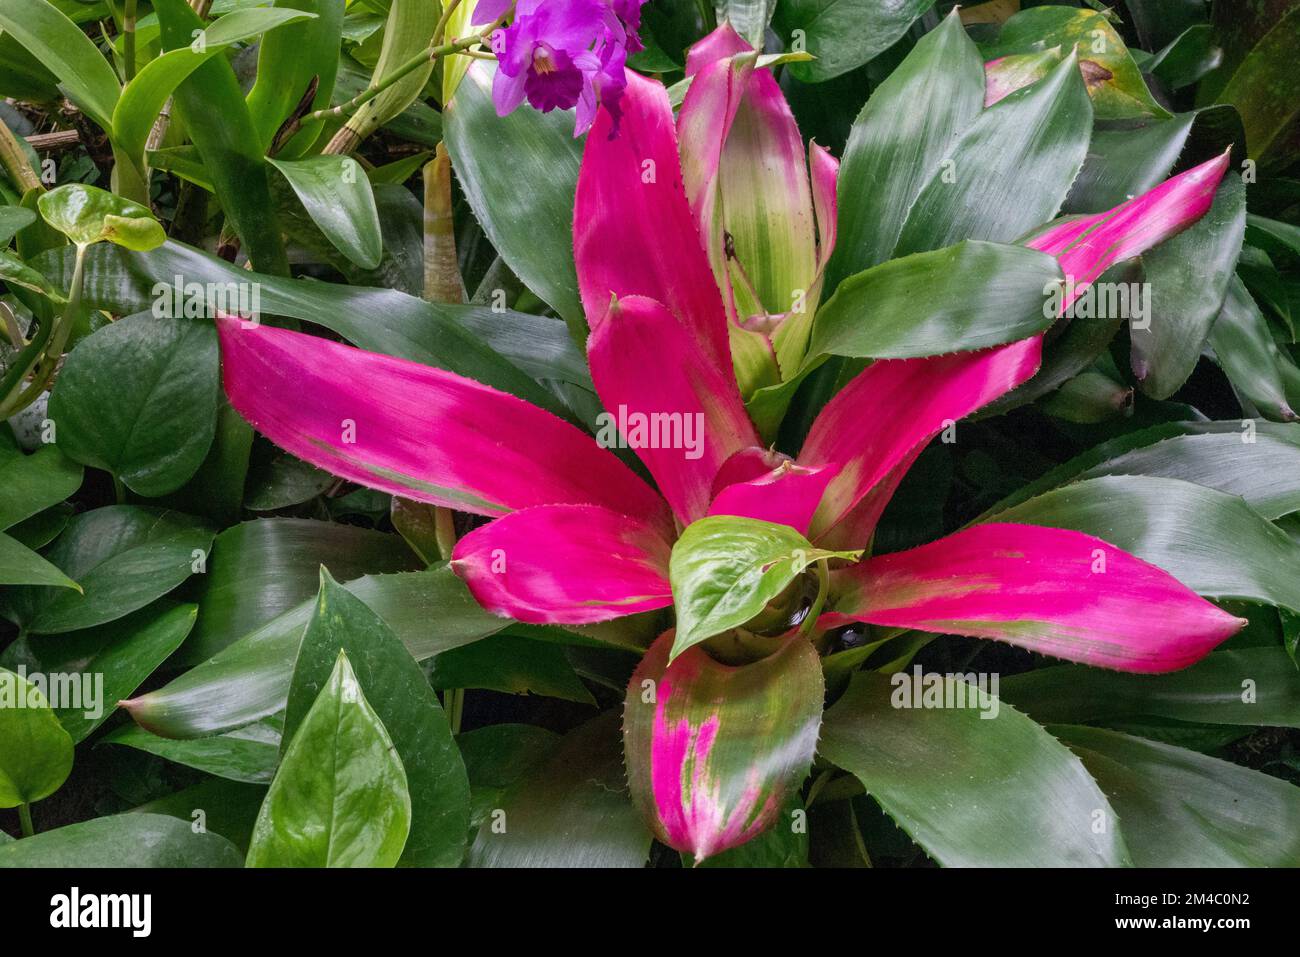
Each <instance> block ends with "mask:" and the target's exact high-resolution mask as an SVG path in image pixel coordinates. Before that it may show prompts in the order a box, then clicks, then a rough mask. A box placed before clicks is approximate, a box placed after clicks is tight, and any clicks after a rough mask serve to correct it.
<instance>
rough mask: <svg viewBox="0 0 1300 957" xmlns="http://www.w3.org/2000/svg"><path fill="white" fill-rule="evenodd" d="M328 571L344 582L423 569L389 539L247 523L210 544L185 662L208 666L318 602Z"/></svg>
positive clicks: (345, 528)
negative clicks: (271, 623)
mask: <svg viewBox="0 0 1300 957" xmlns="http://www.w3.org/2000/svg"><path fill="white" fill-rule="evenodd" d="M322 565H324V566H326V567H327V568H330V569H331V570H332V573H333V574H335V575H337V576H338V577H339V578H340V579H341V580H343V581H350V580H352V579H354V578H360V577H361V576H362V575H365V574H376V573H387V572H400V571H411V570H414V569H415V568H417V567H418V563H417V562H416V561H415V560H414V556H412V555H411V554H410V553H409V552H408V551H407V550H406V549H405V547H404V546H403V544H402V542H401V541H400V540H399V539H398V538H397V537H396V536H394V535H391V534H385V533H383V532H376V531H372V530H371V529H366V528H359V527H357V526H355V525H340V524H338V523H336V522H318V521H311V520H308V519H299V518H267V519H259V520H256V521H252V522H243V523H241V524H239V525H236V526H234V527H233V528H228V529H226V530H225V531H224V532H222V533H221V534H220V535H218V536H217V538H216V541H215V542H213V544H212V560H211V561H210V562H209V563H208V574H207V575H206V576H205V577H204V578H203V580H202V582H201V583H200V587H199V590H198V592H197V593H196V594H195V599H196V600H197V601H198V602H199V620H198V622H197V623H196V624H195V626H194V631H193V633H192V634H191V636H190V639H189V641H188V642H187V643H186V645H185V651H184V657H185V660H186V661H188V662H190V663H198V662H200V661H206V660H207V659H208V658H211V657H212V656H213V655H215V654H216V653H217V652H219V651H221V650H222V649H223V648H225V647H227V646H228V645H230V644H232V643H233V642H235V641H238V640H239V639H240V638H242V637H244V636H245V635H247V634H248V633H249V632H252V631H254V630H255V629H257V628H260V627H262V626H263V625H265V624H266V623H267V622H269V621H271V620H272V619H274V618H275V617H276V616H277V615H280V614H282V613H283V612H286V611H289V610H290V609H292V608H293V607H295V606H296V605H300V604H302V603H303V602H304V601H307V600H308V599H310V598H313V597H314V596H315V595H316V593H317V591H318V590H319V589H320V568H321V566H322Z"/></svg>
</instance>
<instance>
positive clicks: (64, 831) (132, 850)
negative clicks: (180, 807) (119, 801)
mask: <svg viewBox="0 0 1300 957" xmlns="http://www.w3.org/2000/svg"><path fill="white" fill-rule="evenodd" d="M240 864H241V860H240V855H239V852H238V851H237V850H235V848H234V845H232V844H231V843H230V842H229V841H227V840H226V839H225V838H224V837H221V836H219V835H217V834H209V833H196V832H195V831H194V829H193V822H192V821H190V820H178V819H177V818H174V817H165V816H163V815H161V814H118V815H114V816H112V817H100V818H95V819H94V820H93V821H84V822H82V823H81V824H69V825H68V826H67V827H61V828H58V829H56V830H53V831H46V832H44V833H42V834H37V835H36V836H35V837H29V838H25V839H23V840H21V841H14V842H13V843H12V844H5V845H3V846H0V868H5V867H69V868H79V869H85V868H104V867H113V868H117V867H165V868H171V867H239V866H240Z"/></svg>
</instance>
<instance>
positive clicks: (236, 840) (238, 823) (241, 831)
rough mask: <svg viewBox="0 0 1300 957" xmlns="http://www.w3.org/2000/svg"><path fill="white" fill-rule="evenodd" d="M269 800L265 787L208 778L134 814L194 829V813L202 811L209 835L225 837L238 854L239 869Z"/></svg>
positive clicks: (140, 808)
mask: <svg viewBox="0 0 1300 957" xmlns="http://www.w3.org/2000/svg"><path fill="white" fill-rule="evenodd" d="M265 797H266V785H265V784H241V783H240V782H238V781H227V780H224V779H223V778H214V777H206V778H204V779H203V780H202V781H200V782H199V783H198V784H196V785H194V786H193V787H188V788H185V789H183V790H180V791H174V792H172V793H171V794H168V795H166V796H164V797H160V798H157V799H155V800H153V801H149V802H147V803H145V804H141V805H139V806H138V807H133V808H131V814H150V815H154V814H157V815H165V816H167V817H174V818H177V819H179V820H180V821H182V822H184V824H185V826H186V827H193V825H194V811H195V809H196V808H202V809H203V812H204V814H205V816H206V820H205V822H204V825H205V826H206V827H207V830H208V833H209V834H218V835H220V836H221V837H224V838H225V839H226V840H228V841H229V842H230V843H231V844H233V845H234V846H235V848H236V849H237V850H238V852H239V857H238V861H239V863H238V864H236V865H235V866H237V867H238V866H240V864H242V863H243V856H244V854H245V853H246V852H247V851H248V841H249V838H250V837H252V834H253V825H254V824H255V823H256V822H257V812H258V811H259V810H261V808H262V800H263V799H264V798H265Z"/></svg>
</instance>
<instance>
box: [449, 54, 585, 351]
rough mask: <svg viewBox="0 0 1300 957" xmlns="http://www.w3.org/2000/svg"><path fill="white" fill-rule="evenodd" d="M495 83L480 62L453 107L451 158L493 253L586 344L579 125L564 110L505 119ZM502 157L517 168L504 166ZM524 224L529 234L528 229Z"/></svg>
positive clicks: (519, 112) (525, 112) (517, 114)
mask: <svg viewBox="0 0 1300 957" xmlns="http://www.w3.org/2000/svg"><path fill="white" fill-rule="evenodd" d="M492 77H493V72H492V69H491V68H490V67H489V66H488V65H487V64H484V63H481V62H476V63H474V64H473V65H472V66H471V67H470V69H469V72H468V73H466V75H465V79H464V81H463V82H462V83H461V84H460V86H459V87H458V88H457V90H456V95H455V97H453V99H452V101H451V102H450V103H449V104H447V109H446V112H445V113H444V116H443V123H444V124H445V134H446V137H447V139H446V144H447V152H448V153H450V154H451V159H452V166H453V168H454V169H455V171H456V177H457V179H458V180H459V181H460V185H461V188H462V189H463V190H464V191H465V198H466V200H467V201H468V202H469V205H470V208H471V209H473V211H474V216H475V217H476V218H477V219H478V221H479V224H480V225H481V226H482V227H483V231H484V232H485V233H487V236H488V239H490V240H491V241H492V245H493V247H494V248H495V249H496V250H497V252H498V253H499V254H500V255H501V258H502V259H504V260H505V262H506V264H507V265H508V266H509V267H510V269H511V271H513V272H514V274H515V275H516V276H518V277H519V278H520V279H521V280H522V281H523V283H524V285H525V286H527V287H528V288H529V289H531V290H532V291H533V292H534V293H536V294H537V296H538V297H539V298H541V299H542V300H543V301H544V302H546V303H547V304H548V305H550V306H551V308H553V309H554V310H555V311H556V312H557V313H559V314H560V316H562V317H563V318H564V321H565V322H566V323H567V324H568V326H569V331H570V333H571V334H572V335H573V336H574V339H575V340H576V341H578V342H583V341H585V340H586V336H587V320H586V317H585V315H584V313H583V311H582V303H581V302H580V301H579V299H578V275H577V272H576V270H575V268H574V265H573V196H574V190H575V189H576V188H577V183H578V166H579V165H580V163H581V161H582V140H576V139H574V137H573V119H572V117H571V116H569V115H568V114H567V113H566V112H564V111H562V110H556V111H554V112H552V113H539V112H537V111H536V110H515V111H514V112H513V113H511V114H510V115H509V116H506V117H498V116H497V114H496V108H495V107H494V106H493V105H492ZM502 156H509V157H510V162H508V163H503V162H502V161H501V157H502ZM520 223H527V224H528V228H527V229H520V228H519V224H520ZM498 318H499V317H498Z"/></svg>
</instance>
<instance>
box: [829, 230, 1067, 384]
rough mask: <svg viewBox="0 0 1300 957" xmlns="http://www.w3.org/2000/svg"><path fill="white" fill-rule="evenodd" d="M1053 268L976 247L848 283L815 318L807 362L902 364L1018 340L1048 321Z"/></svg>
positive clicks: (1030, 253) (898, 262)
mask: <svg viewBox="0 0 1300 957" xmlns="http://www.w3.org/2000/svg"><path fill="white" fill-rule="evenodd" d="M1061 279H1062V274H1061V267H1060V265H1059V264H1058V263H1057V262H1056V260H1055V259H1054V258H1053V257H1052V256H1049V255H1047V254H1046V253H1041V252H1038V251H1036V250H1033V249H1028V248H1026V247H1024V246H1004V245H1000V244H997V243H987V242H979V241H967V242H960V243H958V244H957V245H955V246H950V247H948V248H946V249H936V250H934V251H932V252H923V253H916V254H914V255H911V256H905V257H903V258H901V259H893V260H890V261H889V262H885V263H881V264H880V265H878V266H873V267H871V268H870V269H867V270H864V271H863V272H860V273H857V274H856V275H854V276H850V277H848V278H847V279H845V280H844V281H843V282H841V283H840V285H839V288H838V289H836V291H835V295H834V296H832V297H831V299H830V301H829V302H827V303H826V304H825V305H824V306H822V307H821V309H819V310H818V311H817V317H816V320H815V324H814V326H813V335H812V346H811V349H810V351H809V354H810V355H814V356H816V355H821V354H824V353H830V354H833V355H841V356H856V357H861V358H878V359H885V358H906V357H911V356H929V355H939V354H941V353H946V352H955V351H965V350H971V349H979V348H982V347H984V346H992V345H1000V344H1002V343H1005V342H1013V341H1015V340H1017V339H1024V338H1027V337H1028V336H1031V335H1033V334H1035V333H1037V332H1041V331H1042V330H1043V329H1046V328H1047V327H1048V326H1049V325H1050V324H1051V323H1052V320H1053V316H1054V310H1053V309H1052V308H1050V303H1051V301H1052V294H1053V293H1054V291H1055V290H1056V288H1057V283H1058V282H1059V281H1060V280H1061Z"/></svg>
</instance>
